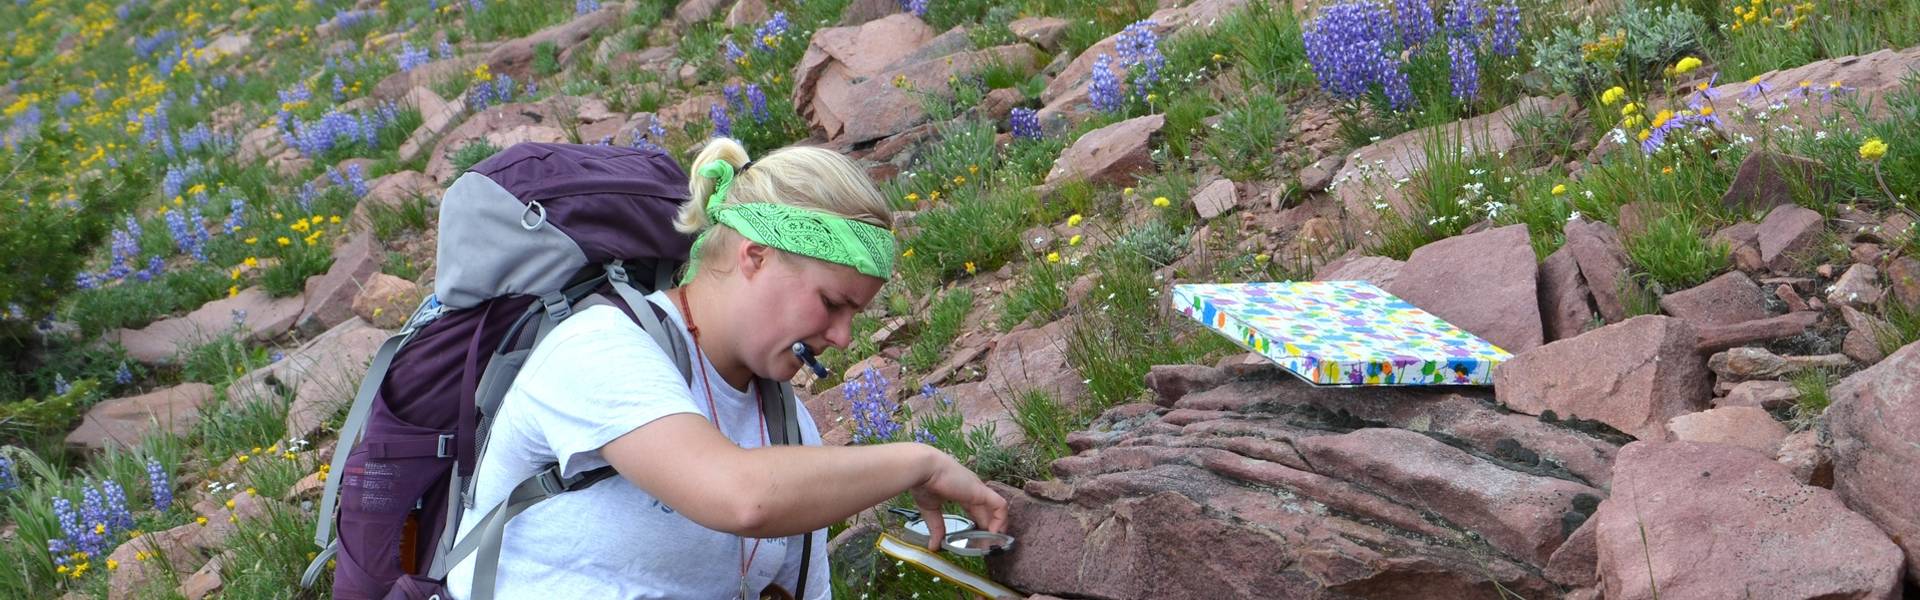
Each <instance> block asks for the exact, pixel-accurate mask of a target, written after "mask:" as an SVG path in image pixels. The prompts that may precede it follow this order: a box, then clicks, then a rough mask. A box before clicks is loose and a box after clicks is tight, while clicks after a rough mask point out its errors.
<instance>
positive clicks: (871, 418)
mask: <svg viewBox="0 0 1920 600" xmlns="http://www.w3.org/2000/svg"><path fill="white" fill-rule="evenodd" d="M889 385H890V382H888V381H887V378H886V377H884V376H882V375H880V372H879V371H877V370H874V369H867V370H866V371H864V372H862V373H861V374H860V377H859V378H858V379H856V380H854V381H850V382H847V385H846V387H845V388H844V389H843V390H842V391H843V393H844V394H846V398H847V401H848V402H849V403H851V404H852V408H853V420H854V430H853V440H854V443H856V444H872V443H879V442H886V441H891V440H893V439H894V437H895V436H898V435H899V434H900V422H899V421H898V420H896V419H895V418H894V414H895V413H896V412H898V411H899V410H900V405H899V403H896V402H894V401H893V398H892V395H891V394H890V393H888V386H889Z"/></svg>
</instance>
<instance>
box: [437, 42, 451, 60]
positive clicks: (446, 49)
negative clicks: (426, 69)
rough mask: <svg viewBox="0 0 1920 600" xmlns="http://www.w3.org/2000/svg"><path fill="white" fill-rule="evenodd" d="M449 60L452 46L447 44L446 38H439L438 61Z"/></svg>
mask: <svg viewBox="0 0 1920 600" xmlns="http://www.w3.org/2000/svg"><path fill="white" fill-rule="evenodd" d="M449 58H453V44H450V43H447V39H446V38H440V60H446V59H449Z"/></svg>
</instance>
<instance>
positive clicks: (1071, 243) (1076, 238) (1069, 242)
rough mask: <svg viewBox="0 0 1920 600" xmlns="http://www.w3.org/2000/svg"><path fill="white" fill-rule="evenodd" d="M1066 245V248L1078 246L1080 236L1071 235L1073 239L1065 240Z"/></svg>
mask: <svg viewBox="0 0 1920 600" xmlns="http://www.w3.org/2000/svg"><path fill="white" fill-rule="evenodd" d="M1067 245H1068V246H1078V245H1080V234H1077V233H1076V234H1073V237H1070V238H1067Z"/></svg>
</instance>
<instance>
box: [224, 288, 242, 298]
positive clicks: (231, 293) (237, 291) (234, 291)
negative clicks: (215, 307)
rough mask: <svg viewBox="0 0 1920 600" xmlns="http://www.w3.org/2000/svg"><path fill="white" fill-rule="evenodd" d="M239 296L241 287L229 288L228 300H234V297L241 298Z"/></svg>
mask: <svg viewBox="0 0 1920 600" xmlns="http://www.w3.org/2000/svg"><path fill="white" fill-rule="evenodd" d="M239 295H240V286H237V285H230V286H227V297H228V298H232V297H235V296H239Z"/></svg>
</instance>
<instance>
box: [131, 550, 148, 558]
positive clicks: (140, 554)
mask: <svg viewBox="0 0 1920 600" xmlns="http://www.w3.org/2000/svg"><path fill="white" fill-rule="evenodd" d="M133 559H134V560H146V559H147V551H145V550H141V551H139V552H135V553H133Z"/></svg>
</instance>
